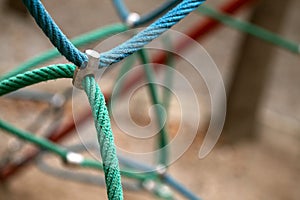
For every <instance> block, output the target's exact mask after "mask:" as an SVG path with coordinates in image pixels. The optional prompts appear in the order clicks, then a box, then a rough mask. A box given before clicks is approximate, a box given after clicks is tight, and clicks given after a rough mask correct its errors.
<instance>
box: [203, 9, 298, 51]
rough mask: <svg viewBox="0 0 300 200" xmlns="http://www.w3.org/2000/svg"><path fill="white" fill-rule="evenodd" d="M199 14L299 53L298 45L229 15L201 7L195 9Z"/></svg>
mask: <svg viewBox="0 0 300 200" xmlns="http://www.w3.org/2000/svg"><path fill="white" fill-rule="evenodd" d="M197 10H198V11H199V12H200V13H201V14H203V15H206V16H209V17H211V18H213V19H216V20H218V21H220V22H222V23H223V24H226V25H227V26H230V27H233V28H235V29H237V30H239V31H243V32H245V33H248V34H250V35H253V36H255V37H258V38H260V39H262V40H264V41H267V42H270V43H272V44H274V45H277V46H279V47H282V48H285V49H287V50H289V51H291V52H293V53H296V54H299V53H300V45H299V44H297V43H294V42H292V41H289V40H287V39H284V38H282V37H281V36H279V35H276V34H275V33H272V32H270V31H268V30H266V29H263V28H261V27H259V26H256V25H254V24H251V23H248V22H245V21H241V20H238V19H235V18H233V17H231V16H230V15H227V14H223V13H220V12H218V11H216V10H214V9H212V8H210V7H207V6H202V7H199V8H198V9H197Z"/></svg>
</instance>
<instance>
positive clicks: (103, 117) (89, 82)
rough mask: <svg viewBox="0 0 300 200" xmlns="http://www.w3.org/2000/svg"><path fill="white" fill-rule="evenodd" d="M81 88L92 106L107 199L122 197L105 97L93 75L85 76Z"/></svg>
mask: <svg viewBox="0 0 300 200" xmlns="http://www.w3.org/2000/svg"><path fill="white" fill-rule="evenodd" d="M83 88H84V90H85V92H86V94H87V96H88V99H89V102H90V105H91V107H92V113H93V117H94V121H95V127H96V130H97V133H98V142H99V145H100V153H101V157H102V161H103V170H104V174H105V182H106V190H107V195H108V199H123V191H122V184H121V175H120V169H119V162H118V158H117V154H116V148H115V145H114V137H113V133H112V129H111V126H110V119H109V115H108V111H107V107H106V105H105V98H104V96H103V94H102V92H101V90H100V87H99V86H98V84H97V83H96V81H95V79H94V77H93V76H86V77H85V79H84V81H83Z"/></svg>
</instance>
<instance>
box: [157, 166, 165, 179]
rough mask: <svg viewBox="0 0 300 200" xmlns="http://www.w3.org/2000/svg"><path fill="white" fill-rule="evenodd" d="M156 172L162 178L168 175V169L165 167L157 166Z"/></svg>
mask: <svg viewBox="0 0 300 200" xmlns="http://www.w3.org/2000/svg"><path fill="white" fill-rule="evenodd" d="M155 170H156V172H157V174H158V175H159V176H161V177H162V176H164V175H165V174H166V173H167V167H166V166H165V165H157V166H156V169H155Z"/></svg>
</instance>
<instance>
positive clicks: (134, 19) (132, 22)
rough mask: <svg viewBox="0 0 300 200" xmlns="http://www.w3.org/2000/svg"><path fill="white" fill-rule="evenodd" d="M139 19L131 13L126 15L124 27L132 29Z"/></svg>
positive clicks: (135, 14)
mask: <svg viewBox="0 0 300 200" xmlns="http://www.w3.org/2000/svg"><path fill="white" fill-rule="evenodd" d="M140 19H141V16H140V15H139V14H138V13H135V12H132V13H130V14H129V15H128V17H127V19H126V21H125V22H126V25H127V26H128V27H130V28H132V27H134V25H135V23H136V22H137V21H139V20H140Z"/></svg>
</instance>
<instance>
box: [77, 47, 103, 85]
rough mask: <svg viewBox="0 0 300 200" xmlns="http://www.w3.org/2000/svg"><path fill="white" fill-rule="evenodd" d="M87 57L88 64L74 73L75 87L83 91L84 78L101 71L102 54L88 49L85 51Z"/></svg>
mask: <svg viewBox="0 0 300 200" xmlns="http://www.w3.org/2000/svg"><path fill="white" fill-rule="evenodd" d="M85 53H86V55H87V57H88V63H87V65H86V66H82V67H80V68H79V67H77V68H76V70H75V73H74V77H73V85H74V86H75V87H76V88H78V89H81V90H83V86H82V81H83V79H84V77H86V76H87V75H94V74H95V72H96V71H97V70H98V69H99V67H98V66H99V59H100V54H99V53H98V52H97V51H94V50H91V49H88V50H86V51H85Z"/></svg>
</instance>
